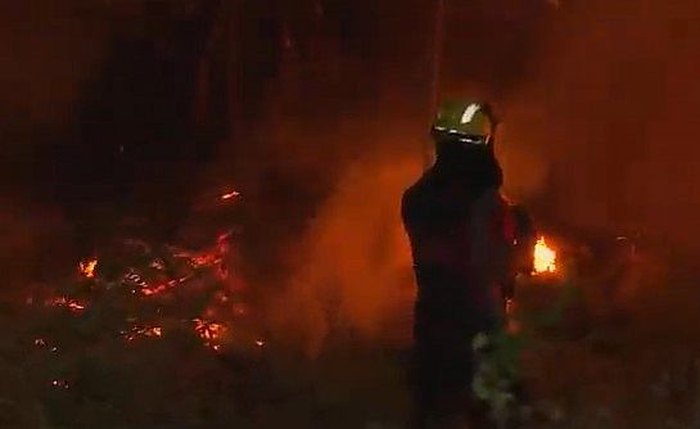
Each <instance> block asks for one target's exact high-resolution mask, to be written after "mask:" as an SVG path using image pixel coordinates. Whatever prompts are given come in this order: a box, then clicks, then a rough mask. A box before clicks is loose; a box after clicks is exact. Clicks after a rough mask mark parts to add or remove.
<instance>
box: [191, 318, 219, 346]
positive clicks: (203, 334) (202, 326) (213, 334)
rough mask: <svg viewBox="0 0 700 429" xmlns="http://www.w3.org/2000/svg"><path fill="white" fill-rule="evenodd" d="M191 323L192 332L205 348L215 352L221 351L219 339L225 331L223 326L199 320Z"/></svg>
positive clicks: (196, 319)
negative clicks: (192, 325)
mask: <svg viewBox="0 0 700 429" xmlns="http://www.w3.org/2000/svg"><path fill="white" fill-rule="evenodd" d="M192 322H193V323H194V331H195V332H196V333H197V335H199V338H201V339H202V341H203V342H204V345H205V346H207V347H210V348H211V349H212V350H214V351H217V352H218V351H219V350H221V338H222V336H223V335H224V333H225V332H226V330H227V328H226V326H225V325H224V324H222V323H217V322H211V321H206V320H203V319H200V318H195V319H193V320H192Z"/></svg>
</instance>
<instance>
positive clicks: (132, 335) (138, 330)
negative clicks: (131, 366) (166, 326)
mask: <svg viewBox="0 0 700 429" xmlns="http://www.w3.org/2000/svg"><path fill="white" fill-rule="evenodd" d="M121 334H122V336H123V337H124V338H125V339H126V341H129V342H131V341H134V340H135V339H136V338H139V337H147V338H160V337H162V336H163V328H161V327H160V326H143V327H142V326H136V327H133V328H131V330H130V331H128V332H126V331H122V332H121Z"/></svg>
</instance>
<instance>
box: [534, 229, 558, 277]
mask: <svg viewBox="0 0 700 429" xmlns="http://www.w3.org/2000/svg"><path fill="white" fill-rule="evenodd" d="M556 270H557V253H556V252H555V251H554V249H552V248H551V247H549V246H548V245H547V242H546V241H545V239H544V237H540V238H539V239H538V240H537V243H536V244H535V252H534V274H543V273H553V272H555V271H556Z"/></svg>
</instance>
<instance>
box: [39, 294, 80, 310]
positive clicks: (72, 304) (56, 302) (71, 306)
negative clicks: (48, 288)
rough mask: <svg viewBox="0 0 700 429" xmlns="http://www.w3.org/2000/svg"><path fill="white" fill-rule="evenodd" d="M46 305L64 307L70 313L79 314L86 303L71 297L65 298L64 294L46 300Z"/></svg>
mask: <svg viewBox="0 0 700 429" xmlns="http://www.w3.org/2000/svg"><path fill="white" fill-rule="evenodd" d="M47 304H48V305H50V306H52V307H64V308H67V309H68V310H69V311H70V312H71V313H74V314H80V313H82V312H83V311H85V309H86V308H87V305H86V304H84V303H82V302H80V301H78V300H76V299H71V298H66V297H65V296H59V297H56V298H53V299H51V300H49V301H48V302H47Z"/></svg>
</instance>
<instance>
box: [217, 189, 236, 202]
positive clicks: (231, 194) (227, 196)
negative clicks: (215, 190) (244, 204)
mask: <svg viewBox="0 0 700 429" xmlns="http://www.w3.org/2000/svg"><path fill="white" fill-rule="evenodd" d="M239 195H241V194H240V192H237V191H231V192H226V193H225V194H222V195H221V197H220V198H221V200H222V201H226V200H230V199H232V198H235V197H237V196H239Z"/></svg>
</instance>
